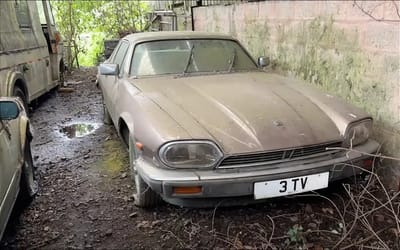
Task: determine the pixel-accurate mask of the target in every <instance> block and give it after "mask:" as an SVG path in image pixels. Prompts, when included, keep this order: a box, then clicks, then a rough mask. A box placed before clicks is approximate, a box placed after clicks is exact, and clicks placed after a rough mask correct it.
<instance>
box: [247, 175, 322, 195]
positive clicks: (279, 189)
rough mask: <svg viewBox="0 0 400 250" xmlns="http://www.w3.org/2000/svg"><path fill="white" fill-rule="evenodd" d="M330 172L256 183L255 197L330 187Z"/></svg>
mask: <svg viewBox="0 0 400 250" xmlns="http://www.w3.org/2000/svg"><path fill="white" fill-rule="evenodd" d="M328 182H329V172H325V173H320V174H313V175H305V176H299V177H293V178H287V179H281V180H273V181H263V182H256V183H254V199H265V198H271V197H278V196H285V195H291V194H298V193H303V192H308V191H312V190H317V189H322V188H326V187H328Z"/></svg>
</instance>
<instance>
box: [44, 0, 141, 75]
mask: <svg viewBox="0 0 400 250" xmlns="http://www.w3.org/2000/svg"><path fill="white" fill-rule="evenodd" d="M51 5H52V7H53V11H54V16H55V19H56V24H57V27H58V29H59V30H60V32H61V34H62V35H63V37H64V40H65V42H64V44H65V47H66V51H65V52H66V55H67V64H68V66H70V67H71V66H79V61H80V60H82V62H83V64H84V65H87V66H89V65H94V64H95V63H96V61H95V60H93V58H94V57H96V55H97V54H98V53H99V52H100V51H101V48H102V46H103V41H104V39H105V38H111V37H121V36H123V35H125V34H127V33H133V32H138V31H142V30H143V29H144V27H145V26H146V23H147V20H146V18H145V16H146V13H147V12H148V11H149V7H148V4H147V3H146V2H144V1H140V0H128V1H105V0H101V1H100V0H99V1H79V0H69V1H67V0H65V1H60V0H52V1H51ZM88 33H90V35H89V37H90V38H91V39H89V40H85V42H84V43H82V42H81V39H80V37H82V34H86V35H85V36H87V34H88ZM93 34H96V35H93ZM93 39H94V40H93ZM92 40H93V41H92ZM88 44H90V46H88ZM86 57H87V58H86ZM78 59H79V60H78Z"/></svg>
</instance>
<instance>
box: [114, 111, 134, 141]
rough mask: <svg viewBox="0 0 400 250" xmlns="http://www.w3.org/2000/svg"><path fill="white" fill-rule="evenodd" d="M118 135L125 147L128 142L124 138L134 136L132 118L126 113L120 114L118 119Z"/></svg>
mask: <svg viewBox="0 0 400 250" xmlns="http://www.w3.org/2000/svg"><path fill="white" fill-rule="evenodd" d="M125 130H126V131H125ZM126 133H128V134H126ZM118 134H119V135H120V136H121V138H122V139H123V141H124V143H125V144H126V146H128V143H129V142H128V141H127V140H128V139H129V138H126V136H129V135H133V134H134V125H133V118H132V117H131V116H130V115H129V114H128V113H122V114H121V116H120V117H119V119H118Z"/></svg>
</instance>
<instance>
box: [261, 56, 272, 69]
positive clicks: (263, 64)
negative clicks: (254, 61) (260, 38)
mask: <svg viewBox="0 0 400 250" xmlns="http://www.w3.org/2000/svg"><path fill="white" fill-rule="evenodd" d="M270 63H271V60H270V59H269V57H266V56H260V57H259V58H258V66H259V67H261V68H264V67H267V66H268V65H269V64H270Z"/></svg>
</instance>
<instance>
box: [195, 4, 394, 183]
mask: <svg viewBox="0 0 400 250" xmlns="http://www.w3.org/2000/svg"><path fill="white" fill-rule="evenodd" d="M399 7H400V1H386V2H383V1H368V2H364V1H356V2H353V1H310V2H307V1H296V2H292V1H263V2H255V3H244V4H236V5H229V6H211V7H198V8H194V11H193V18H194V27H195V30H199V31H214V32H224V33H229V34H231V35H233V36H235V37H237V38H238V39H239V40H240V41H241V42H242V43H244V45H245V46H246V47H247V48H248V49H249V51H250V53H251V54H252V55H253V56H254V57H258V56H261V55H267V56H269V57H270V58H271V60H272V67H273V68H274V69H275V70H279V71H280V72H282V73H283V74H289V75H294V76H296V77H298V78H301V79H304V80H306V81H308V82H310V83H312V84H315V85H316V86H318V87H320V88H322V89H324V90H326V91H329V92H331V93H334V94H336V95H339V96H341V97H342V98H344V99H346V100H347V101H349V102H351V103H353V104H355V105H357V106H359V107H361V108H363V109H365V110H366V111H367V112H369V113H370V114H371V115H372V116H373V117H374V119H375V125H376V126H375V127H376V128H375V137H376V138H377V139H378V140H379V141H380V142H381V143H382V145H383V147H382V150H383V152H384V154H387V155H390V156H393V157H397V158H400V15H399ZM399 164H400V163H399V162H398V161H392V162H386V165H387V166H393V167H392V168H391V169H392V170H393V171H394V172H397V173H399V175H400V170H399V169H400V166H399ZM386 172H387V173H389V172H390V174H389V176H393V175H392V171H386ZM399 175H398V176H399ZM392 180H393V182H395V185H398V182H399V178H397V177H396V179H392Z"/></svg>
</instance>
